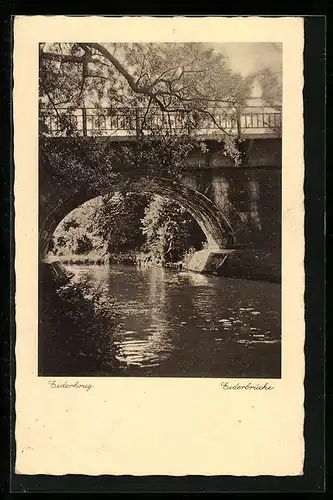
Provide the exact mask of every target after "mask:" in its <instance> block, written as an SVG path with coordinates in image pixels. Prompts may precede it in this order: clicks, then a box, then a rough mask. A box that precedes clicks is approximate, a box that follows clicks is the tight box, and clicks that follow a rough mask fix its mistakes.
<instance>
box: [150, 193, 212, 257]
mask: <svg viewBox="0 0 333 500" xmlns="http://www.w3.org/2000/svg"><path fill="white" fill-rule="evenodd" d="M141 227H142V232H143V234H144V235H145V237H146V240H145V243H144V245H143V248H142V250H143V253H144V256H145V257H144V258H145V261H147V260H148V261H150V263H153V264H158V265H163V264H165V263H166V262H176V261H181V260H182V259H183V257H184V255H185V253H186V252H188V251H189V250H190V248H195V249H199V248H200V247H201V246H202V243H203V242H204V241H205V239H206V238H205V236H204V234H203V233H202V231H201V229H200V228H199V227H198V225H197V223H196V222H195V221H194V219H193V218H192V216H191V215H190V214H189V213H188V212H187V210H186V209H184V208H183V207H181V206H180V205H179V204H178V203H175V202H173V201H171V200H167V199H165V198H162V197H161V196H158V195H155V196H154V197H153V199H152V200H151V202H150V204H149V205H148V206H147V207H146V209H145V214H144V217H143V218H142V220H141Z"/></svg>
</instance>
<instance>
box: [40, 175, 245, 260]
mask: <svg viewBox="0 0 333 500" xmlns="http://www.w3.org/2000/svg"><path fill="white" fill-rule="evenodd" d="M126 180H127V182H128V181H129V185H130V187H131V189H133V190H138V191H140V192H142V193H144V192H146V193H150V194H158V195H160V196H163V197H165V198H167V199H170V200H172V201H175V202H177V203H179V205H181V206H182V207H183V208H185V209H187V210H188V212H189V213H190V214H191V215H192V217H193V218H194V220H195V221H196V222H197V224H198V225H199V227H200V228H201V229H202V231H203V233H204V234H205V236H206V239H207V243H208V247H209V248H210V249H211V250H219V249H223V248H228V247H230V246H233V244H234V243H235V238H234V233H233V229H232V226H231V224H230V222H229V221H228V219H227V217H226V216H225V215H223V214H222V213H221V212H220V210H219V209H218V208H217V206H216V205H215V204H214V203H213V202H212V201H211V200H210V199H209V198H207V197H206V196H205V195H203V194H202V193H200V192H199V191H197V190H195V189H193V188H192V187H188V186H185V185H184V184H182V183H181V182H179V181H178V182H177V181H174V180H170V179H165V178H162V177H161V178H148V177H144V176H135V175H133V176H131V177H130V178H127V179H126ZM119 185H122V183H121V182H119V183H112V186H105V188H103V189H85V190H79V191H76V192H73V194H72V195H71V196H69V197H68V198H67V199H64V200H59V201H58V203H57V204H56V206H55V207H54V208H53V209H52V210H51V211H50V212H49V214H48V215H47V217H46V218H45V219H44V221H41V224H40V231H39V254H40V257H41V259H43V258H45V257H46V255H47V253H48V250H49V245H50V243H51V240H52V236H53V233H54V231H55V229H56V227H57V226H58V225H59V224H60V222H61V221H62V220H63V219H64V218H65V217H66V215H68V214H69V213H70V212H71V211H72V210H74V209H75V208H77V207H79V206H80V205H82V204H83V203H85V202H87V201H89V200H90V199H92V198H96V197H97V196H103V195H106V194H108V193H110V191H116V190H117V187H118V188H119Z"/></svg>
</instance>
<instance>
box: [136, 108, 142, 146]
mask: <svg viewBox="0 0 333 500" xmlns="http://www.w3.org/2000/svg"><path fill="white" fill-rule="evenodd" d="M135 133H136V138H137V139H139V138H140V136H141V127H140V114H139V109H138V107H136V108H135Z"/></svg>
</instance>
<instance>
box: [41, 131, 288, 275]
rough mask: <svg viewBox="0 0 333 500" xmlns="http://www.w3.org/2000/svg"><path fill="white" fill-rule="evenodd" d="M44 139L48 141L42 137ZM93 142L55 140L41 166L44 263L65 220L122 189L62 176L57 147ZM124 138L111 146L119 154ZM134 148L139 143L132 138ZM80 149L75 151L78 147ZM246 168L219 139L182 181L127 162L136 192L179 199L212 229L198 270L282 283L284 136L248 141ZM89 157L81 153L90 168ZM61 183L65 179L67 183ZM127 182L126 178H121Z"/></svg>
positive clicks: (195, 158)
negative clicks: (137, 168) (225, 150)
mask: <svg viewBox="0 0 333 500" xmlns="http://www.w3.org/2000/svg"><path fill="white" fill-rule="evenodd" d="M41 140H43V139H41ZM89 140H91V139H90V138H89V137H84V138H82V137H77V138H76V139H73V138H70V139H69V138H66V137H49V138H47V141H48V146H47V147H48V152H49V154H48V155H47V156H45V155H40V161H39V251H40V257H41V258H42V259H43V258H44V257H45V256H46V254H47V251H48V246H49V243H50V240H51V238H52V235H53V232H54V230H55V229H56V227H57V225H58V224H59V223H60V222H61V220H62V219H63V218H64V217H65V216H66V215H67V214H68V213H69V212H71V211H72V210H73V209H75V208H77V207H78V206H80V205H81V204H83V203H84V202H86V201H88V200H89V199H91V198H94V197H96V196H99V195H103V194H106V193H108V192H110V191H111V190H112V189H115V184H114V185H113V184H112V183H111V184H110V182H109V181H108V180H107V179H105V181H104V180H103V179H101V182H100V183H99V185H98V187H96V186H95V187H92V186H91V185H90V183H89V180H88V181H87V182H86V183H85V185H84V186H82V183H80V182H79V174H78V180H77V182H76V181H74V182H73V180H72V178H71V179H69V176H68V178H67V177H66V168H67V167H66V161H64V163H63V165H62V175H61V176H60V177H59V176H55V175H54V165H53V164H52V163H53V162H52V158H53V157H54V156H53V154H52V150H53V148H54V150H55V151H56V149H57V148H59V145H60V147H63V148H64V149H66V148H67V149H68V148H69V149H71V148H72V149H75V147H76V146H77V144H79V143H80V141H89ZM119 142H122V144H124V138H121V139H119V138H115V139H114V140H113V141H111V142H110V144H111V146H110V147H111V149H112V148H114V147H117V145H119ZM130 144H133V141H132V140H130V141H129V146H130ZM73 145H75V147H74V146H73ZM245 148H246V151H247V158H246V163H245V164H243V165H242V166H239V167H235V166H234V165H233V164H232V162H231V160H230V159H228V158H227V157H226V156H225V155H224V154H223V152H222V150H221V148H220V147H219V146H218V145H217V144H216V143H215V142H214V141H210V142H209V141H208V150H207V151H202V150H199V149H198V150H195V151H193V152H192V153H191V154H190V155H189V157H188V160H187V167H186V168H185V169H184V171H183V172H182V175H181V178H180V179H179V180H177V181H175V180H174V179H171V178H166V177H165V176H162V175H161V176H156V175H155V176H154V177H151V176H150V175H149V174H147V173H145V172H143V171H142V172H140V173H139V174H138V173H137V172H136V171H135V170H133V169H132V170H131V168H129V167H128V166H126V165H124V168H123V171H122V177H123V179H126V180H127V181H128V180H130V182H131V185H132V187H133V188H134V189H139V190H141V191H142V190H147V191H149V192H153V193H156V194H160V195H162V196H165V197H167V198H169V199H172V200H174V201H177V202H178V203H179V204H180V205H182V206H183V207H184V208H186V209H187V210H188V211H189V212H190V213H191V215H192V216H193V217H194V219H195V220H196V221H197V223H198V225H199V226H200V228H201V229H202V231H203V232H204V234H205V236H206V238H207V242H208V248H207V250H205V251H200V252H196V254H194V256H193V258H192V261H191V262H190V264H189V267H190V269H192V270H196V271H200V272H218V273H222V274H225V275H232V276H233V275H239V276H248V277H251V276H254V277H259V278H261V277H263V278H265V279H266V278H268V279H273V280H279V278H280V252H281V245H280V239H281V198H282V197H281V139H280V138H279V137H276V136H274V135H273V136H272V135H264V134H262V135H260V134H259V135H256V136H255V135H254V136H253V135H252V136H248V137H247V138H246V140H245ZM86 161H88V160H87V159H86V158H84V157H82V156H80V155H78V157H77V162H78V164H81V167H82V168H84V164H85V162H86ZM59 179H60V180H59ZM117 182H119V180H118V181H117Z"/></svg>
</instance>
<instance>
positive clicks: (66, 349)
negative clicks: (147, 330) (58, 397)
mask: <svg viewBox="0 0 333 500" xmlns="http://www.w3.org/2000/svg"><path fill="white" fill-rule="evenodd" d="M40 279H41V283H42V289H43V294H42V295H41V297H40V303H39V308H40V310H39V343H38V345H39V363H40V364H39V374H40V375H43V376H62V375H66V376H68V375H72V376H75V375H76V376H91V375H94V376H103V375H110V374H112V373H113V372H114V371H115V370H116V369H119V367H120V363H119V361H118V360H117V357H116V354H117V353H116V347H115V343H114V338H115V335H116V333H117V329H118V328H119V322H118V318H117V315H116V314H115V313H114V311H113V308H112V304H110V303H109V299H108V296H107V294H105V293H103V291H102V290H99V289H98V288H96V287H95V286H92V284H90V283H88V282H80V284H77V283H72V282H69V283H68V284H66V285H64V286H61V287H57V286H56V285H54V283H50V282H48V281H49V279H48V278H47V276H46V275H45V276H43V272H42V273H41V278H40ZM45 280H46V281H47V282H45Z"/></svg>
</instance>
